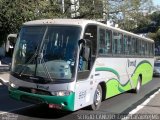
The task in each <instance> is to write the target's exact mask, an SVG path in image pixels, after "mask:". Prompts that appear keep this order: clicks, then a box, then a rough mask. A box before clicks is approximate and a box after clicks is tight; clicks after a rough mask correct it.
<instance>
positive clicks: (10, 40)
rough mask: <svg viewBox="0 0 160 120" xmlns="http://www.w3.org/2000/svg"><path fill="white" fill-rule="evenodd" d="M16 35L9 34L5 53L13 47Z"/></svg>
mask: <svg viewBox="0 0 160 120" xmlns="http://www.w3.org/2000/svg"><path fill="white" fill-rule="evenodd" d="M16 38H17V34H9V35H8V36H7V41H6V52H9V49H10V48H12V47H14V46H13V44H15V43H16Z"/></svg>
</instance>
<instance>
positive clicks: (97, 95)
mask: <svg viewBox="0 0 160 120" xmlns="http://www.w3.org/2000/svg"><path fill="white" fill-rule="evenodd" d="M101 102H102V87H101V86H100V85H98V86H97V89H96V91H95V93H94V98H93V104H92V105H91V106H90V109H91V110H98V109H99V107H100V105H101Z"/></svg>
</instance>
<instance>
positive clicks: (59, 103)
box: [8, 87, 75, 111]
mask: <svg viewBox="0 0 160 120" xmlns="http://www.w3.org/2000/svg"><path fill="white" fill-rule="evenodd" d="M8 90H9V96H10V97H11V98H13V99H16V100H20V101H24V102H30V103H35V104H38V103H46V104H49V105H54V106H56V107H55V108H57V109H63V110H69V111H74V97H75V93H74V92H73V93H71V94H70V95H68V96H49V95H40V94H33V93H28V92H24V91H20V90H17V89H15V88H10V87H9V89H8Z"/></svg>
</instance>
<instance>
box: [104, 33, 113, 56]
mask: <svg viewBox="0 0 160 120" xmlns="http://www.w3.org/2000/svg"><path fill="white" fill-rule="evenodd" d="M111 35H112V32H111V31H110V30H106V42H105V43H106V53H107V54H111V53H112V36H111Z"/></svg>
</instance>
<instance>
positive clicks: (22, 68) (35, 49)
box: [11, 26, 81, 81]
mask: <svg viewBox="0 0 160 120" xmlns="http://www.w3.org/2000/svg"><path fill="white" fill-rule="evenodd" d="M80 32H81V31H80V28H79V27H73V26H48V27H43V26H32V27H31V26H24V27H23V28H22V30H21V32H20V34H19V37H18V40H17V44H16V46H15V51H14V54H13V63H12V69H11V72H12V73H14V74H17V75H19V76H34V77H40V78H44V79H49V80H51V81H54V80H58V81H60V80H66V79H68V80H72V78H74V75H75V66H76V57H77V48H78V40H79V36H80Z"/></svg>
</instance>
